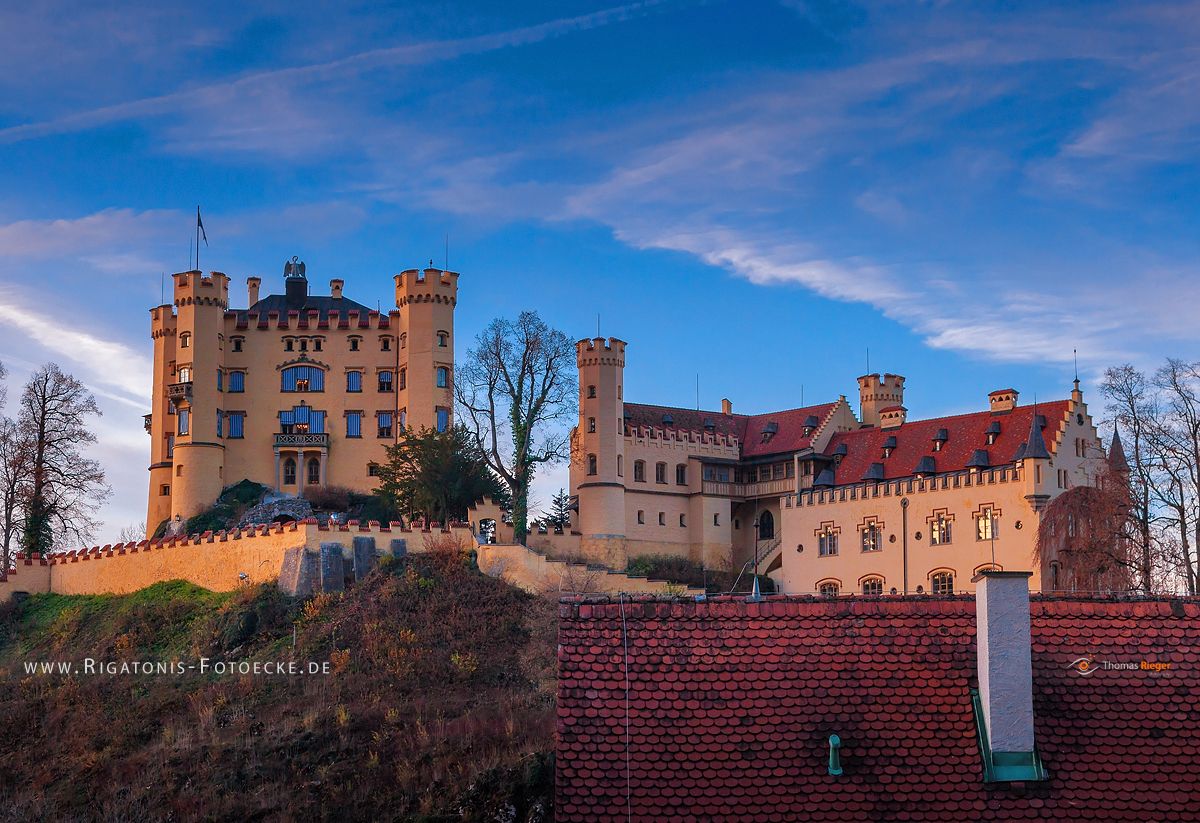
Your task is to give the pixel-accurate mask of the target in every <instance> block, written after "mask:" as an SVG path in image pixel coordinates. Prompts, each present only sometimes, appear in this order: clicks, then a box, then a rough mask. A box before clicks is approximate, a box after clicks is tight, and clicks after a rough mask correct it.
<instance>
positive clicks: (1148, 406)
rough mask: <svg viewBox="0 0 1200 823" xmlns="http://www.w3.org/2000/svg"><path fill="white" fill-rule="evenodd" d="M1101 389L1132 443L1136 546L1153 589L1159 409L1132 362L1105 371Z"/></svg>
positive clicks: (1144, 582)
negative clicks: (1155, 447) (1155, 441)
mask: <svg viewBox="0 0 1200 823" xmlns="http://www.w3.org/2000/svg"><path fill="white" fill-rule="evenodd" d="M1101 391H1102V392H1103V393H1104V396H1105V397H1106V398H1107V399H1108V404H1107V409H1108V411H1109V412H1110V413H1111V414H1112V415H1113V424H1114V425H1115V426H1116V427H1117V429H1118V430H1120V431H1124V432H1125V433H1126V434H1127V442H1128V443H1129V446H1130V455H1129V457H1130V460H1131V463H1130V467H1129V468H1130V474H1129V496H1130V519H1131V521H1132V523H1133V525H1134V535H1133V550H1134V551H1135V552H1136V557H1137V571H1138V585H1139V586H1140V587H1141V588H1142V590H1143V591H1146V592H1149V591H1150V586H1151V580H1152V579H1153V577H1154V569H1153V566H1154V540H1153V534H1152V531H1153V525H1154V508H1153V506H1152V505H1151V504H1152V499H1153V495H1154V487H1155V484H1154V480H1155V478H1154V466H1155V458H1154V454H1153V449H1152V445H1153V434H1154V432H1155V430H1156V429H1157V428H1158V420H1157V417H1158V409H1157V406H1156V404H1155V399H1154V396H1153V392H1152V391H1151V388H1150V386H1149V385H1148V382H1147V380H1146V375H1144V374H1143V373H1142V372H1140V371H1138V370H1137V369H1135V368H1134V367H1133V366H1131V365H1129V364H1125V365H1123V366H1113V367H1111V368H1109V369H1107V370H1105V372H1104V383H1103V384H1102V385H1101Z"/></svg>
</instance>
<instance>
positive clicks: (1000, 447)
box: [825, 400, 1071, 486]
mask: <svg viewBox="0 0 1200 823" xmlns="http://www.w3.org/2000/svg"><path fill="white" fill-rule="evenodd" d="M1070 406H1071V401H1070V400H1057V401H1052V402H1050V403H1038V404H1036V405H1028V406H1017V407H1015V408H1014V409H1012V411H1009V412H1004V413H1002V414H995V413H993V412H990V411H979V412H972V413H970V414H959V415H955V416H953V417H934V418H930V419H929V420H913V421H910V422H906V423H904V424H903V425H901V426H897V427H895V428H890V429H880V428H878V427H870V428H865V429H857V430H855V431H849V432H838V433H836V434H834V435H833V438H832V439H831V440H830V441H829V446H828V447H827V448H826V450H825V454H826V455H828V456H830V457H832V456H833V453H834V451H835V450H837V448H838V447H839V446H842V445H844V446H845V447H846V455H845V457H843V458H842V459H841V461H840V462H839V463H837V465H836V466H835V467H834V483H835V485H839V486H840V485H843V484H847V483H858V482H860V481H861V480H862V478H863V476H864V475H865V474H866V472H867V471H868V469H870V468H871V464H872V463H882V464H883V472H884V475H883V478H882V479H885V480H895V479H897V478H901V477H911V476H912V475H913V469H914V468H915V467H916V466H917V465H918V464H920V462H921V458H923V457H926V456H930V457H933V458H934V462H935V464H936V466H937V471H938V473H942V472H951V471H961V470H963V469H966V468H968V467H969V466H970V464H971V462H972V458H973V457H974V456H975V452H976V450H978V449H984V450H986V451H987V453H988V460H989V463H990V465H992V466H1003V465H1007V464H1009V463H1012V462H1013V458H1014V455H1016V454H1017V452H1018V450H1019V449H1021V447H1022V446H1024V445H1025V444H1026V441H1028V439H1029V435H1030V427H1031V425H1032V423H1033V415H1034V412H1035V409H1036V413H1037V414H1040V415H1041V416H1042V417H1044V418H1045V421H1046V427H1045V428H1044V429H1042V439H1043V440H1044V441H1045V444H1046V448H1047V449H1048V450H1049V452H1050V454H1051V455H1053V454H1055V453H1056V452H1057V449H1058V438H1057V436H1056V435H1057V432H1058V430H1059V428H1060V426H1061V424H1062V421H1063V420H1064V419H1065V418H1066V415H1067V413H1068V411H1069V410H1070ZM994 423H999V425H1000V433H999V435H997V437H996V441H995V442H994V443H993V444H991V445H988V442H987V431H988V428H989V427H990V426H992V424H994ZM939 429H945V430H946V434H947V439H946V441H945V442H944V443H943V444H942V448H941V451H937V452H935V451H934V450H933V441H934V438H935V437H936V436H937V435H938V431H939ZM891 437H895V438H896V446H895V448H894V449H893V450H892V452H891V454H890V456H888V457H884V456H883V447H884V443H885V442H887V440H888V439H889V438H891Z"/></svg>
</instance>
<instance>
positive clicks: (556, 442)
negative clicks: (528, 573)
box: [454, 311, 576, 544]
mask: <svg viewBox="0 0 1200 823" xmlns="http://www.w3.org/2000/svg"><path fill="white" fill-rule="evenodd" d="M454 392H455V398H456V399H457V401H458V405H459V408H460V409H461V410H462V413H463V416H464V417H465V420H464V422H465V424H466V426H467V428H468V430H469V431H470V432H471V434H472V435H473V436H474V437H475V439H476V442H477V443H478V444H479V447H480V448H481V449H482V450H483V452H484V455H485V458H486V460H487V463H488V465H489V466H490V467H491V468H492V470H493V471H495V472H496V474H498V475H500V477H501V478H502V479H503V480H504V482H505V483H506V484H508V488H509V491H510V492H511V494H512V502H513V511H512V518H513V537H514V539H515V540H516V541H517V542H519V543H522V544H523V543H524V542H525V536H526V533H527V531H528V520H529V486H530V483H532V481H533V477H534V474H535V472H536V471H537V468H538V467H539V466H540V465H542V464H550V463H556V462H559V461H561V460H565V459H566V458H567V457H569V454H570V444H569V438H568V436H567V433H566V431H564V430H563V428H562V426H561V425H559V424H560V423H562V421H564V420H566V419H569V418H571V417H573V416H574V414H575V408H576V406H575V404H576V378H575V347H574V346H573V345H572V343H571V341H570V339H569V338H568V337H567V336H566V335H565V334H563V333H562V332H561V331H558V330H556V329H552V328H550V327H549V326H548V325H546V323H545V321H543V320H542V319H541V318H540V317H539V316H538V314H537V312H533V311H524V312H521V314H520V316H519V317H517V319H516V320H515V321H513V320H508V319H505V318H497V319H496V320H493V321H492V322H491V324H490V325H489V326H488V327H487V328H486V329H484V330H483V331H482V332H481V333H480V334H479V336H478V337H477V338H476V339H475V347H474V348H472V349H471V351H470V352H468V354H467V359H466V362H465V363H463V364H462V365H460V366H459V368H458V375H457V377H456V379H455V381H454Z"/></svg>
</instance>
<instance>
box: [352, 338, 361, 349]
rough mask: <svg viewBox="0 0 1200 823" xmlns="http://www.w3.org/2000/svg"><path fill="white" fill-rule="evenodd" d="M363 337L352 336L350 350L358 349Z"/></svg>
mask: <svg viewBox="0 0 1200 823" xmlns="http://www.w3.org/2000/svg"><path fill="white" fill-rule="evenodd" d="M361 339H362V338H360V337H351V338H350V351H358V343H359V341H360V340H361Z"/></svg>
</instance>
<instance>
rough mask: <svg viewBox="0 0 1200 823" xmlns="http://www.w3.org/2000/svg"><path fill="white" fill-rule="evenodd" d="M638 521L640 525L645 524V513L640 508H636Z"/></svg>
mask: <svg viewBox="0 0 1200 823" xmlns="http://www.w3.org/2000/svg"><path fill="white" fill-rule="evenodd" d="M638 523H640V524H642V525H645V523H646V513H645V512H644V511H642V510H641V509H638Z"/></svg>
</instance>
